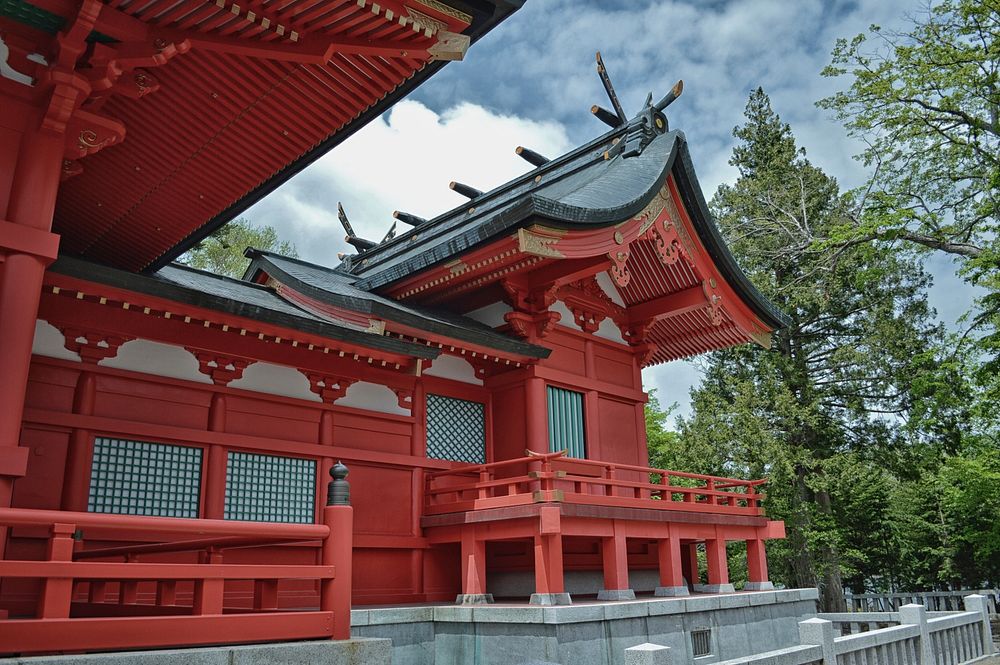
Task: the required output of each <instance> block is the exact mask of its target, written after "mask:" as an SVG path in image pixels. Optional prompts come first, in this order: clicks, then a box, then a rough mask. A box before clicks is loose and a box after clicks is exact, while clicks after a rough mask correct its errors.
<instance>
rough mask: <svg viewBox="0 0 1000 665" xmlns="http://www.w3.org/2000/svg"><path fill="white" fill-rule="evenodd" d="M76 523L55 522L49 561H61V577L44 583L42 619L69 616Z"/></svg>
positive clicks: (41, 608) (41, 599)
mask: <svg viewBox="0 0 1000 665" xmlns="http://www.w3.org/2000/svg"><path fill="white" fill-rule="evenodd" d="M75 531H76V525H74V524H53V525H52V537H51V538H49V551H48V559H49V561H60V562H63V565H62V566H60V567H59V568H60V576H59V577H48V578H46V579H45V581H44V582H43V583H42V594H41V597H40V598H39V602H38V617H39V618H40V619H65V618H67V617H69V608H70V604H71V603H72V601H73V573H72V568H73V533H74V532H75Z"/></svg>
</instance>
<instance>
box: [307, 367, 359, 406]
mask: <svg viewBox="0 0 1000 665" xmlns="http://www.w3.org/2000/svg"><path fill="white" fill-rule="evenodd" d="M306 378H307V379H309V390H311V391H313V392H314V393H316V394H317V395H319V398H320V399H321V400H323V402H324V403H326V404H333V403H334V402H336V401H337V400H338V399H340V398H341V397H343V396H344V395H346V394H347V389H348V388H350V387H351V384H352V383H354V382H355V381H356V380H357V379H347V378H344V377H342V376H328V375H326V374H312V373H307V374H306Z"/></svg>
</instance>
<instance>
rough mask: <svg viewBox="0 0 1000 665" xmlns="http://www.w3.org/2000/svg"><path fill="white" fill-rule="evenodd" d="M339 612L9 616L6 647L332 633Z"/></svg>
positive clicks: (1, 643) (45, 648)
mask: <svg viewBox="0 0 1000 665" xmlns="http://www.w3.org/2000/svg"><path fill="white" fill-rule="evenodd" d="M333 618H334V616H333V612H280V613H279V612H274V613H261V614H226V615H215V616H204V617H199V616H166V617H163V616H159V617H116V618H110V619H109V618H100V619H34V620H32V619H19V620H9V621H0V632H2V633H3V637H2V638H0V652H2V653H39V652H41V653H51V652H58V651H81V650H82V651H88V650H90V651H92V650H107V649H144V648H149V647H167V646H175V647H176V646H196V645H205V644H248V643H255V642H275V641H286V640H301V639H310V638H328V637H330V636H331V635H332V634H333ZM5 624H6V625H5Z"/></svg>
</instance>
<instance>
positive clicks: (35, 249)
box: [0, 109, 65, 557]
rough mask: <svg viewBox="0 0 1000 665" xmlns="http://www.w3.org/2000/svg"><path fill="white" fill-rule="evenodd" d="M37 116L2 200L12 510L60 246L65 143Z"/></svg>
mask: <svg viewBox="0 0 1000 665" xmlns="http://www.w3.org/2000/svg"><path fill="white" fill-rule="evenodd" d="M4 111H7V109H4ZM12 113H13V111H12ZM40 115H41V114H40V113H38V114H36V115H34V116H33V117H32V118H31V119H30V120H28V123H27V124H28V125H30V126H27V127H25V129H24V133H23V134H22V136H21V141H20V146H19V147H18V158H17V164H16V167H15V172H14V175H13V177H12V178H11V190H10V196H9V199H7V200H6V201H4V200H0V213H4V214H2V215H0V255H2V260H0V340H3V353H0V508H3V507H7V506H10V502H11V495H12V493H13V488H14V479H15V478H19V477H21V476H23V475H24V474H25V472H26V470H27V463H28V451H27V449H26V448H23V449H22V448H20V433H21V415H22V412H23V410H24V392H25V386H26V385H27V382H28V368H29V365H30V363H31V343H32V340H33V338H34V335H35V319H36V318H37V316H38V301H39V298H40V297H41V291H42V277H43V275H44V273H45V266H47V265H48V264H49V263H50V262H51V261H52V260H53V259H55V257H56V254H57V252H58V245H59V237H58V236H56V235H55V234H53V233H50V232H49V229H50V228H51V226H52V214H53V210H54V209H55V202H56V192H57V190H58V188H59V173H60V167H61V166H62V160H63V152H64V140H65V138H64V135H63V134H62V133H59V132H53V131H47V130H44V129H41V128H40V127H39V126H38V125H39V123H40V121H41V118H40ZM5 539H6V529H0V557H2V554H3V547H4V542H5Z"/></svg>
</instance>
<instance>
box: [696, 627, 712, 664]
mask: <svg viewBox="0 0 1000 665" xmlns="http://www.w3.org/2000/svg"><path fill="white" fill-rule="evenodd" d="M691 653H692V654H693V656H694V657H695V658H700V657H701V656H711V655H712V631H711V629H709V628H698V629H696V630H692V631H691Z"/></svg>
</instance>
